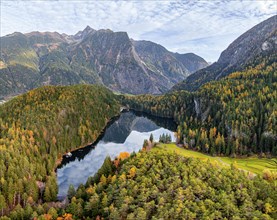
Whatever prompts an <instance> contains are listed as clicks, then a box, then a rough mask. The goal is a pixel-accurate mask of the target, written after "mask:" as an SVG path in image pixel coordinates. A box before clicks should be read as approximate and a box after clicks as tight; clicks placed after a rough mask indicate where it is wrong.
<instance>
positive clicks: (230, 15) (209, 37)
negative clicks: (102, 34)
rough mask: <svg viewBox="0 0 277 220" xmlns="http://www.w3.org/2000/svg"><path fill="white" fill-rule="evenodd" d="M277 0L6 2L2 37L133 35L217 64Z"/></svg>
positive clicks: (273, 11) (272, 9)
mask: <svg viewBox="0 0 277 220" xmlns="http://www.w3.org/2000/svg"><path fill="white" fill-rule="evenodd" d="M276 4H277V3H276V1H87V0H79V1H74V0H73V1H65V0H63V1H61V0H57V1H46V0H41V1H38V0H37V1H32V0H30V1H6V0H2V1H1V17H0V18H1V33H0V34H1V36H4V35H6V34H10V33H13V32H15V31H19V32H23V33H27V32H31V31H57V32H60V33H67V34H75V33H77V32H78V31H79V30H81V29H84V28H85V27H86V26H87V25H89V26H91V27H92V28H94V29H106V28H109V29H111V30H113V31H127V32H128V34H129V36H130V37H132V38H134V39H136V40H143V39H144V40H151V41H154V42H157V43H160V44H162V45H163V46H165V47H166V48H167V49H169V50H172V51H175V52H180V53H186V52H194V53H196V54H198V55H200V56H203V57H204V58H205V59H206V60H208V61H215V60H217V58H218V57H219V55H220V52H222V50H224V49H225V48H226V47H227V46H228V45H229V44H230V43H231V42H232V41H233V40H234V39H235V38H237V37H238V36H239V35H240V34H242V33H243V32H245V31H246V30H248V29H250V28H251V27H252V26H254V25H255V24H257V23H259V22H261V21H263V20H265V19H267V18H269V17H270V16H273V15H275V14H276V9H277V5H276Z"/></svg>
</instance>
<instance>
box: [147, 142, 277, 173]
mask: <svg viewBox="0 0 277 220" xmlns="http://www.w3.org/2000/svg"><path fill="white" fill-rule="evenodd" d="M152 150H153V151H161V150H165V151H170V152H176V153H177V154H180V155H182V156H185V157H194V158H199V159H200V160H204V161H206V160H210V162H212V163H217V164H222V165H223V166H230V165H231V164H232V163H234V162H236V163H237V166H238V168H240V169H243V170H246V171H250V172H252V173H256V174H262V173H263V171H264V170H265V169H269V170H271V171H274V172H277V159H276V158H273V159H267V158H262V159H259V158H257V157H249V158H230V157H212V156H209V155H206V154H203V153H200V152H196V151H192V150H187V149H183V148H180V147H178V146H176V144H158V146H157V147H154V148H153V149H152Z"/></svg>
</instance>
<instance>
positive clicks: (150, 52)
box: [0, 2, 277, 220]
mask: <svg viewBox="0 0 277 220" xmlns="http://www.w3.org/2000/svg"><path fill="white" fill-rule="evenodd" d="M41 3H43V2H41ZM145 4H146V2H145ZM276 21H277V16H276V15H273V16H272V17H270V18H267V19H266V20H264V21H262V22H261V23H259V24H257V25H255V26H254V27H252V28H251V29H250V30H248V31H246V32H245V33H243V34H241V36H239V37H238V38H237V39H236V40H234V41H233V42H232V43H231V44H230V45H229V46H228V47H227V48H226V49H225V50H224V51H223V52H222V54H221V55H220V57H219V59H218V61H217V62H215V63H213V64H211V65H208V63H207V62H206V61H205V60H204V59H203V58H202V57H200V56H198V55H196V54H194V53H191V52H189V53H177V52H171V51H169V50H167V49H166V48H165V47H163V46H161V45H160V44H157V43H154V42H152V41H148V40H134V39H132V38H131V37H129V35H128V34H127V32H125V31H119V30H117V31H112V30H110V29H99V30H95V29H93V28H91V27H90V26H87V27H86V28H85V29H84V30H82V31H79V32H77V33H76V34H73V35H72V34H61V33H59V32H50V31H45V32H39V31H33V32H28V33H24V34H23V33H21V32H14V33H13V34H8V35H5V36H1V38H0V42H1V56H0V100H3V101H1V102H0V220H9V219H12V220H17V219H33V220H51V219H53V220H54V219H57V220H73V219H74V220H75V219H95V220H104V219H114V220H135V219H138V220H148V219H151V220H162V219H164V220H167V219H168V220H169V219H170V220H171V219H178V220H179V219H180V220H183V219H188V220H190V219H230V220H235V219H277V185H276V183H277V68H276V67H277V62H276V60H277V53H276V51H277V50H276V45H277V41H276V39H277V28H276ZM170 22H171V21H170ZM170 22H169V23H168V25H169V24H170ZM172 22H173V21H172ZM198 25H199V24H198ZM120 30H121V29H120ZM152 34H153V33H152ZM142 36H147V34H146V35H142ZM166 36H167V35H166ZM168 37H170V36H168ZM200 40H201V38H199V39H198V38H197V42H198V41H200ZM202 40H203V39H202ZM11 97H13V98H11Z"/></svg>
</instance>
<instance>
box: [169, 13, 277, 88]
mask: <svg viewBox="0 0 277 220" xmlns="http://www.w3.org/2000/svg"><path fill="white" fill-rule="evenodd" d="M265 57H266V59H270V60H272V61H274V60H276V59H277V16H276V15H275V16H273V17H271V18H269V19H267V20H265V21H263V22H261V23H259V24H257V25H256V26H254V27H253V28H251V29H250V30H248V31H247V32H245V33H244V34H242V35H241V36H240V37H238V38H237V39H236V40H235V41H234V42H232V43H231V44H230V45H229V46H228V48H227V49H226V50H224V51H223V52H222V53H221V55H220V57H219V59H218V61H217V62H215V63H213V64H211V65H210V66H208V67H206V68H203V69H201V70H198V71H196V72H195V73H194V74H191V75H190V76H189V77H187V78H186V79H185V80H184V81H183V82H181V83H179V84H177V85H175V86H174V87H173V88H172V90H188V91H195V90H197V89H198V88H199V87H200V86H201V85H203V84H205V83H207V82H209V81H212V80H219V79H221V78H223V77H225V76H227V75H229V74H230V73H232V72H235V71H242V70H244V69H245V68H247V67H249V66H255V65H256V64H257V63H259V62H260V61H261V59H263V58H265Z"/></svg>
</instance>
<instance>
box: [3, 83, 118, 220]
mask: <svg viewBox="0 0 277 220" xmlns="http://www.w3.org/2000/svg"><path fill="white" fill-rule="evenodd" d="M118 113H119V103H118V102H117V101H116V97H115V95H114V94H113V93H112V92H110V91H109V90H107V89H105V88H103V87H100V86H88V85H82V86H71V87H65V86H57V87H53V86H47V87H42V88H39V89H36V90H32V91H30V92H28V93H26V94H24V95H21V96H18V97H16V98H14V99H13V100H11V101H9V102H7V103H5V104H3V105H1V106H0V211H1V212H0V214H5V213H9V211H10V210H11V209H13V208H14V207H15V206H17V208H16V209H17V210H18V209H20V207H21V206H22V207H26V206H27V207H28V209H30V206H31V205H34V203H36V202H38V201H46V202H48V201H55V200H56V195H57V184H56V174H55V172H54V170H55V168H56V166H57V159H58V158H59V159H61V157H62V155H63V154H65V153H66V152H67V151H69V150H73V149H76V148H77V147H79V146H84V145H86V144H88V143H91V142H93V141H95V140H96V139H97V137H98V136H99V134H100V133H101V131H102V130H103V129H104V127H105V125H106V124H107V122H108V121H109V120H110V119H111V118H112V117H113V116H115V115H117V114H118ZM26 209H27V208H26ZM15 219H18V218H15ZM20 219H21V218H20Z"/></svg>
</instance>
